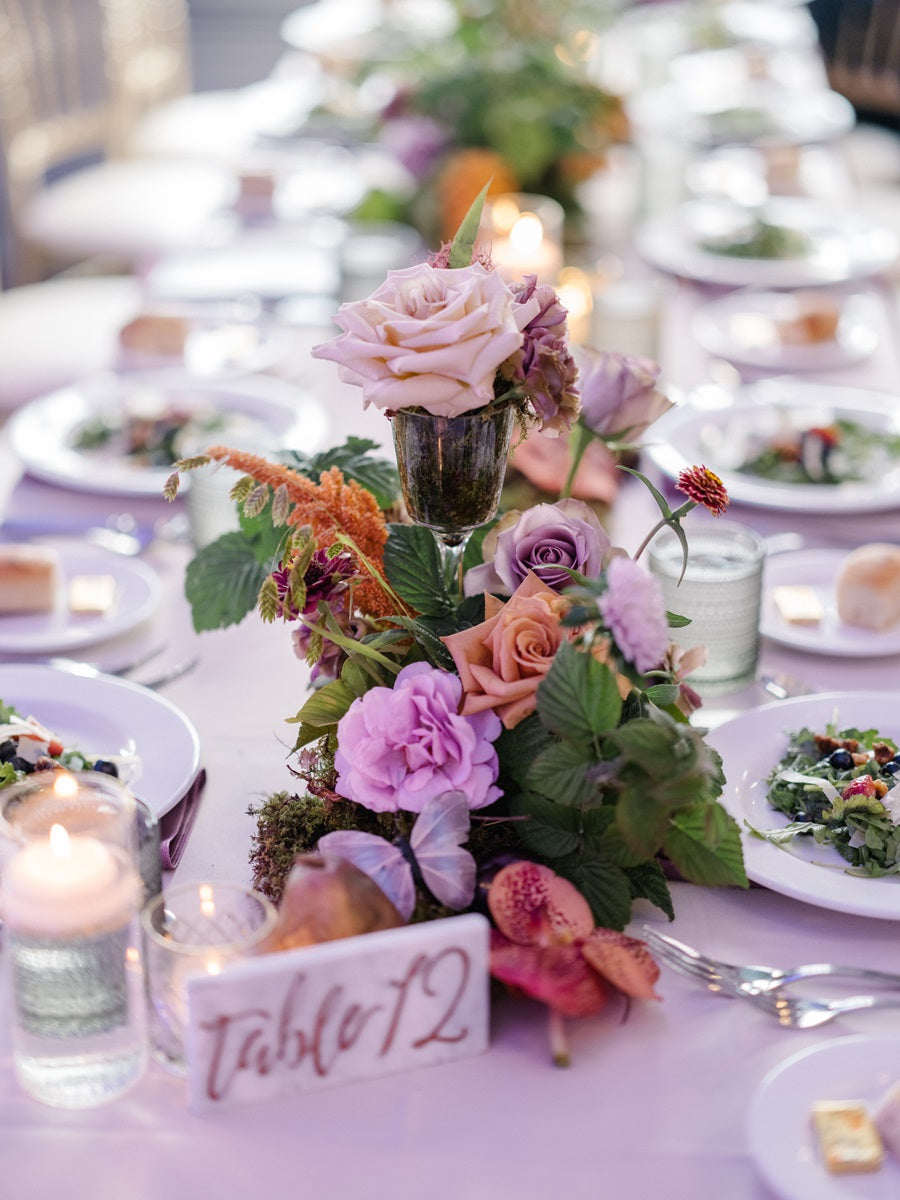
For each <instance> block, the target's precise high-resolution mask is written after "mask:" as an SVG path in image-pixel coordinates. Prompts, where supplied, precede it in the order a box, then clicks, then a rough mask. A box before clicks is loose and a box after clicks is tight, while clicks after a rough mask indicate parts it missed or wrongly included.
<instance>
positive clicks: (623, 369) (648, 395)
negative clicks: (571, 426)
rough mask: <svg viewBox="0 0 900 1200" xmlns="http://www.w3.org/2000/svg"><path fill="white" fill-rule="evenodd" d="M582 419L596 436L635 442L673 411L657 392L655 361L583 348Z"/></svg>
mask: <svg viewBox="0 0 900 1200" xmlns="http://www.w3.org/2000/svg"><path fill="white" fill-rule="evenodd" d="M578 368H579V371H580V382H581V419H582V421H583V423H584V424H585V425H586V426H587V428H588V429H590V430H591V432H592V433H596V434H598V435H599V436H600V437H605V438H615V439H616V440H618V441H628V442H633V441H635V440H636V439H637V438H639V437H640V436H641V434H643V433H644V432H645V431H646V429H647V427H648V426H649V425H652V424H653V422H654V421H656V420H658V418H659V417H661V416H662V415H663V413H664V412H668V410H669V409H670V408H672V401H671V400H670V399H669V398H668V397H667V396H665V395H664V394H663V393H662V392H660V391H657V388H656V381H657V379H658V378H659V370H660V369H659V367H658V366H657V364H656V363H655V362H653V360H652V359H649V358H636V357H634V356H633V355H630V354H618V353H615V352H614V351H611V350H592V349H591V348H589V347H582V348H581V349H580V350H579V352H578Z"/></svg>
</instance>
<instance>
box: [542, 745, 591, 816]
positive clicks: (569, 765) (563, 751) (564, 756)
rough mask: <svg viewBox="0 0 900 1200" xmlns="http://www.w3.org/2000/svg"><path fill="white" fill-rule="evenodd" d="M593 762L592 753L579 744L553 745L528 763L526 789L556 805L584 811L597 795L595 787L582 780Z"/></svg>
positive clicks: (585, 779) (584, 779)
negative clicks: (554, 802) (529, 766)
mask: <svg viewBox="0 0 900 1200" xmlns="http://www.w3.org/2000/svg"><path fill="white" fill-rule="evenodd" d="M593 762H594V755H593V753H592V751H591V750H590V748H589V747H587V746H585V745H584V744H583V743H582V744H577V743H573V742H554V743H553V744H552V745H551V746H548V748H547V749H546V750H544V751H543V752H542V753H540V754H539V755H538V756H537V758H536V759H535V760H534V762H533V763H532V764H531V769H530V771H529V772H528V775H527V777H526V786H527V787H528V788H529V790H531V791H535V792H540V793H541V794H542V795H544V796H547V797H548V798H549V799H552V800H554V801H556V803H557V804H564V805H566V806H567V807H570V808H585V807H587V806H588V805H589V804H591V803H592V802H596V801H597V800H598V799H599V796H600V791H599V789H598V787H597V785H596V784H595V783H592V782H591V781H590V780H589V779H587V778H585V771H586V769H587V768H588V767H589V766H591V765H592V764H593Z"/></svg>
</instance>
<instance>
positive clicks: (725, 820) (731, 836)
mask: <svg viewBox="0 0 900 1200" xmlns="http://www.w3.org/2000/svg"><path fill="white" fill-rule="evenodd" d="M663 850H664V851H665V853H666V854H667V855H668V857H669V858H670V859H671V860H672V862H673V863H674V865H675V867H676V868H677V869H678V871H679V872H680V873H681V874H682V875H683V876H684V878H685V879H687V880H690V882H691V883H702V884H707V885H709V886H723V885H727V884H736V885H737V886H739V887H749V883H748V881H747V875H746V872H745V870H744V857H743V853H742V850H741V834H740V830H739V828H738V826H737V823H736V822H735V821H734V820H733V819H732V818H731V817H730V816H729V815H728V813H727V812H726V811H725V809H724V808H722V806H721V805H720V804H694V805H691V806H690V807H689V808H683V809H680V810H679V811H678V812H677V813H676V814H675V815H674V817H673V818H672V823H671V825H670V827H669V831H668V833H667V835H666V839H665V842H664V843H663Z"/></svg>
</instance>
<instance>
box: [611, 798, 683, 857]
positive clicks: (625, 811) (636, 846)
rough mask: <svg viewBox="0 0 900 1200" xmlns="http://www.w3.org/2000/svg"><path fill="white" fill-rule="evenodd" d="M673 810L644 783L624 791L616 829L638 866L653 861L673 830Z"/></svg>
mask: <svg viewBox="0 0 900 1200" xmlns="http://www.w3.org/2000/svg"><path fill="white" fill-rule="evenodd" d="M670 816H671V810H670V809H669V808H668V807H667V806H666V805H664V804H660V803H659V801H658V800H657V799H656V798H655V796H654V795H653V793H652V792H651V791H650V790H649V789H648V788H646V787H643V786H642V785H641V784H640V783H638V784H637V785H636V786H635V785H631V786H627V785H626V786H625V787H624V788H622V790H621V792H620V794H619V799H618V802H617V804H616V825H617V827H618V829H619V832H620V833H621V834H622V839H623V841H624V842H625V845H626V846H627V847H628V849H629V850H630V851H631V853H632V854H633V855H634V858H635V860H636V861H638V862H643V860H644V859H647V858H652V857H653V856H654V855H655V854H656V853H657V852H658V851H659V848H660V846H661V845H662V843H663V839H664V838H665V836H666V833H667V831H668V828H669V819H670Z"/></svg>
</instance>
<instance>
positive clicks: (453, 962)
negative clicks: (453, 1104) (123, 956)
mask: <svg viewBox="0 0 900 1200" xmlns="http://www.w3.org/2000/svg"><path fill="white" fill-rule="evenodd" d="M489 936H490V926H489V924H488V922H487V920H486V919H485V918H484V917H482V916H480V915H479V914H477V913H468V914H465V915H463V916H459V917H448V918H447V919H445V920H440V921H428V922H425V923H423V924H420V925H406V926H403V927H402V928H400V929H388V930H384V931H382V932H378V933H368V934H365V935H364V936H362V937H353V938H346V939H344V940H341V941H336V942H327V943H325V944H323V945H319V946H310V947H304V948H300V949H296V950H284V951H280V952H277V953H274V954H265V955H261V956H260V957H258V958H251V959H247V960H245V961H244V962H240V963H235V964H232V965H229V966H228V967H227V968H226V969H225V970H224V971H223V972H222V973H221V975H217V976H210V975H197V976H194V977H193V978H190V979H189V980H188V981H187V992H188V1020H187V1028H186V1030H185V1047H186V1056H187V1068H188V1102H189V1104H190V1107H191V1108H193V1109H196V1110H206V1111H209V1110H210V1109H216V1108H222V1107H225V1106H232V1105H240V1104H248V1103H252V1102H254V1101H259V1100H267V1099H271V1098H273V1097H276V1096H284V1095H289V1094H290V1093H292V1092H302V1091H310V1090H313V1089H315V1088H320V1087H327V1086H331V1085H334V1084H341V1083H350V1082H352V1081H354V1080H360V1079H368V1078H372V1077H374V1076H378V1075H387V1074H389V1073H392V1072H395V1071H406V1070H410V1069H411V1068H413V1067H423V1066H431V1065H434V1064H436V1063H442V1062H449V1061H450V1060H452V1059H456V1058H464V1057H467V1056H469V1055H474V1054H481V1053H482V1052H483V1051H485V1050H486V1049H487V1046H488V1016H489V1011H488V1010H489V969H488V946H489Z"/></svg>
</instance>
